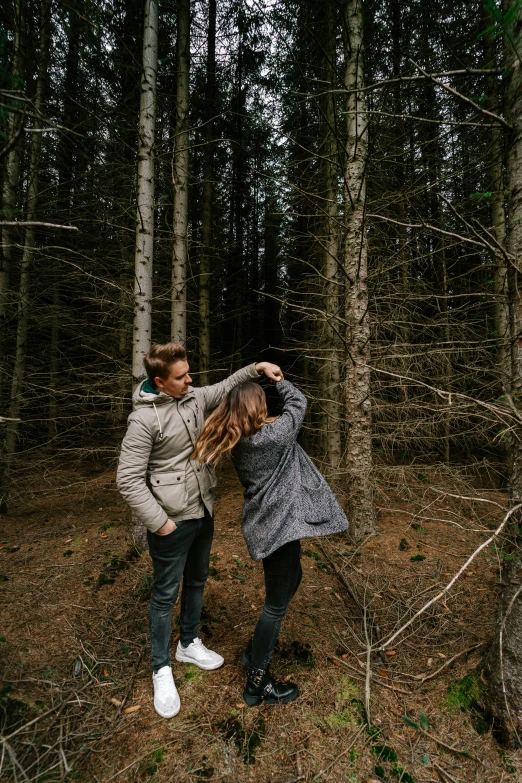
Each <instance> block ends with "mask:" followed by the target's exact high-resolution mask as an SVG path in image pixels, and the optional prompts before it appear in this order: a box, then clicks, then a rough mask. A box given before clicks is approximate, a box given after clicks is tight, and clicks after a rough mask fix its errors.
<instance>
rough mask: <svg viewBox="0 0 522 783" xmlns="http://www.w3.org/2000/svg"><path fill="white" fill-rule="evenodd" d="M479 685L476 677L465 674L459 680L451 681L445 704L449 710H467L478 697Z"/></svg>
mask: <svg viewBox="0 0 522 783" xmlns="http://www.w3.org/2000/svg"><path fill="white" fill-rule="evenodd" d="M479 692H480V687H479V684H478V678H477V677H476V676H475V675H473V674H467V675H466V676H465V677H464V678H463V679H462V680H461V681H460V682H456V683H453V685H450V686H449V688H448V692H447V694H446V699H445V701H446V706H447V707H449V708H450V709H451V710H455V711H456V710H460V711H461V712H468V710H470V709H471V707H472V705H473V704H474V703H475V702H477V701H478V699H479Z"/></svg>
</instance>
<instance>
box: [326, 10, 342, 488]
mask: <svg viewBox="0 0 522 783" xmlns="http://www.w3.org/2000/svg"><path fill="white" fill-rule="evenodd" d="M323 25H324V35H325V41H324V55H325V57H324V59H325V62H324V67H323V82H326V83H327V85H328V86H327V87H326V88H323V89H324V98H323V106H322V127H323V134H322V135H323V142H324V143H323V155H322V164H323V165H322V168H323V193H324V201H323V202H322V203H323V204H324V206H323V221H324V240H323V247H322V255H323V274H324V277H325V278H326V281H325V284H324V287H325V291H324V293H325V298H324V303H325V305H324V306H325V313H326V323H325V328H324V360H323V362H324V363H323V372H322V389H321V397H322V402H321V408H322V412H323V416H322V418H323V421H322V430H323V432H324V445H325V449H324V451H325V463H326V465H325V467H326V473H327V476H328V478H329V479H333V478H334V476H335V474H336V472H337V471H338V470H339V467H340V463H341V448H342V445H341V409H340V381H341V372H340V351H339V339H338V333H339V326H338V324H337V322H336V320H335V318H336V316H338V315H339V285H338V282H339V218H338V204H337V175H338V171H337V162H338V159H339V156H338V154H337V133H336V128H335V90H336V88H337V83H336V81H337V80H336V67H335V66H336V26H335V4H334V2H332V0H328V1H327V2H326V3H325V5H324V21H323Z"/></svg>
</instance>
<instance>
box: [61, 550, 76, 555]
mask: <svg viewBox="0 0 522 783" xmlns="http://www.w3.org/2000/svg"><path fill="white" fill-rule="evenodd" d="M71 555H74V549H66V550H65V552H64V553H63V556H64V557H70V556H71Z"/></svg>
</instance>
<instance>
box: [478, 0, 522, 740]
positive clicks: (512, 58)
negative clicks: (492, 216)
mask: <svg viewBox="0 0 522 783" xmlns="http://www.w3.org/2000/svg"><path fill="white" fill-rule="evenodd" d="M503 11H504V20H505V22H504V24H505V30H504V32H505V45H504V49H505V71H506V73H507V74H508V76H507V79H506V85H505V100H504V107H505V119H506V121H507V122H508V123H509V125H510V126H511V132H510V134H509V140H508V149H507V155H506V185H507V191H508V210H507V215H508V225H507V250H508V253H509V254H510V257H511V258H512V259H517V261H516V265H515V269H514V270H513V273H512V274H511V275H510V281H512V282H513V290H512V291H511V292H510V294H511V299H512V313H513V316H512V328H513V335H512V345H513V356H512V362H513V376H512V392H513V398H514V399H515V400H516V401H517V403H518V405H519V406H520V400H521V399H522V397H521V394H522V273H521V272H520V269H521V266H520V265H521V263H522V70H521V68H520V51H521V47H522V8H521V7H520V5H519V3H518V2H517V0H506V1H505V3H504V8H503ZM508 20H509V21H508ZM511 496H512V497H511V500H512V502H513V504H518V503H522V441H521V439H520V437H517V438H515V440H514V445H513V472H512V477H511ZM521 527H522V515H521V514H520V511H519V512H518V513H517V514H514V515H513V524H512V527H511V534H512V536H511V542H510V546H511V552H510V553H509V557H508V558H507V559H506V562H505V568H504V569H503V574H502V582H503V589H502V595H501V599H500V610H499V616H498V627H497V634H496V638H495V640H494V642H493V645H492V647H491V649H490V652H489V655H488V657H487V659H486V676H487V681H488V684H489V699H488V701H489V704H490V707H491V710H492V712H493V714H494V716H495V718H496V725H497V730H498V733H499V734H501V735H502V740H503V741H504V742H505V743H506V744H509V745H514V746H517V747H520V744H521V743H522V674H521V669H520V648H521V644H522V586H521V580H520V577H521V555H522V535H521V533H520V530H521Z"/></svg>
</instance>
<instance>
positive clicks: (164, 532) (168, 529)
mask: <svg viewBox="0 0 522 783" xmlns="http://www.w3.org/2000/svg"><path fill="white" fill-rule="evenodd" d="M176 528H177V525H176V523H175V522H173V521H172V519H167V521H166V522H165V524H164V525H163V527H160V529H159V530H155V531H154V534H155V535H156V536H168V535H169V533H173V532H174V531H175V530H176Z"/></svg>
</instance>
